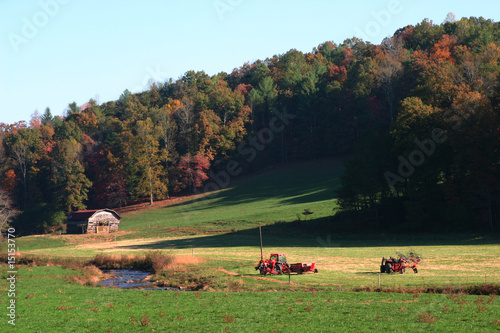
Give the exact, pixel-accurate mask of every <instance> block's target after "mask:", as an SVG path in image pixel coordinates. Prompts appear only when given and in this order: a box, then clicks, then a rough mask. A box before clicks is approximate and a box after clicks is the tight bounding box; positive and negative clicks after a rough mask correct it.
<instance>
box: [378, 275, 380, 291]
mask: <svg viewBox="0 0 500 333" xmlns="http://www.w3.org/2000/svg"><path fill="white" fill-rule="evenodd" d="M378 287H379V288H380V273H378Z"/></svg>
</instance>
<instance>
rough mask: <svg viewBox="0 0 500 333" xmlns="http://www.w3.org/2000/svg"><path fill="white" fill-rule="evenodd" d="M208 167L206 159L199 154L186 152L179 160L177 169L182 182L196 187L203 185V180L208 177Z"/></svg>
mask: <svg viewBox="0 0 500 333" xmlns="http://www.w3.org/2000/svg"><path fill="white" fill-rule="evenodd" d="M209 168H210V162H209V161H208V159H207V158H206V157H205V156H203V155H201V154H196V155H195V156H191V154H186V155H184V156H182V157H181V159H180V161H179V170H180V171H181V177H182V180H183V182H184V184H186V185H188V186H192V187H193V188H198V187H201V186H203V182H204V181H205V180H207V179H208V178H209V177H208V175H207V170H208V169H209Z"/></svg>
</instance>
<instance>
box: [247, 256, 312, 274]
mask: <svg viewBox="0 0 500 333" xmlns="http://www.w3.org/2000/svg"><path fill="white" fill-rule="evenodd" d="M255 269H256V270H258V271H260V274H262V275H280V274H290V273H297V274H302V273H318V270H317V269H316V263H314V262H307V263H296V264H289V263H288V262H287V261H286V255H285V254H283V253H275V254H271V255H270V256H269V259H261V260H260V261H259V263H258V264H257V266H255Z"/></svg>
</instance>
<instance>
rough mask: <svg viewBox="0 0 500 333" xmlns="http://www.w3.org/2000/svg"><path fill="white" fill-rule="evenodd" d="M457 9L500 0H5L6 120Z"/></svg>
mask: <svg viewBox="0 0 500 333" xmlns="http://www.w3.org/2000/svg"><path fill="white" fill-rule="evenodd" d="M449 12H453V13H454V14H455V16H456V18H457V19H460V18H461V17H470V16H477V17H479V16H483V17H484V18H487V19H492V20H494V21H495V22H496V21H500V2H498V1H491V0H489V1H484V0H476V1H474V2H473V1H470V0H467V1H464V0H454V1H448V0H445V1H435V0H434V1H428V0H421V1H408V0H386V1H373V0H370V1H362V0H350V1H338V0H310V1H296V0H273V1H264V0H252V1H250V0H185V1H180V0H179V1H177V0H175V1H174V0H145V1H141V2H139V1H136V0H120V1H118V0H106V1H102V0H100V1H97V0H85V1H84V0H37V1H32V0H22V1H20V0H0V101H1V103H0V123H1V122H4V123H9V124H11V123H14V122H17V121H21V120H26V121H29V119H30V117H31V115H32V114H33V113H34V112H35V111H36V110H38V112H39V113H43V112H44V111H45V109H46V108H47V107H49V108H50V110H51V112H52V114H53V115H63V114H64V110H65V109H66V108H67V106H68V104H69V103H72V102H76V103H77V104H78V105H82V104H84V103H86V102H88V101H89V99H91V98H93V99H95V100H97V102H98V103H104V102H107V101H113V100H117V99H118V98H119V97H120V95H121V94H122V92H123V91H124V90H125V89H128V90H130V91H131V92H139V91H143V90H145V89H147V87H148V83H149V82H152V81H154V82H164V81H165V80H168V79H169V78H172V79H174V80H176V79H178V78H179V77H181V76H182V75H183V74H184V73H186V72H187V71H189V70H195V71H205V73H207V74H209V75H215V74H217V73H220V72H226V73H231V71H232V70H233V69H234V68H237V67H239V66H241V65H243V64H244V63H245V62H253V61H255V60H258V59H265V58H268V57H272V56H273V55H275V54H283V53H285V52H287V51H288V50H290V49H297V50H299V51H302V52H310V51H312V49H313V48H314V47H316V46H318V45H319V44H321V43H324V42H325V41H333V42H335V43H337V44H339V43H342V42H343V41H344V40H345V39H347V38H352V37H354V36H356V37H358V38H361V39H363V40H365V41H369V42H371V43H373V44H379V43H380V42H381V41H382V40H383V39H384V38H385V37H389V36H391V35H392V34H393V33H394V32H395V31H396V30H397V29H399V28H401V27H404V26H406V25H409V24H412V25H415V24H417V23H419V22H421V21H422V20H423V19H425V18H428V19H430V20H432V21H433V22H434V23H437V24H440V23H442V22H443V21H444V19H445V18H446V15H447V14H448V13H449Z"/></svg>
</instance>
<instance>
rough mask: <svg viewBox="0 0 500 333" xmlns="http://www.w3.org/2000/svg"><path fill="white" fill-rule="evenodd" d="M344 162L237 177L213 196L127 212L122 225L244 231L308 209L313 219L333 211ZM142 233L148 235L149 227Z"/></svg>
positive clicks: (307, 165)
mask: <svg viewBox="0 0 500 333" xmlns="http://www.w3.org/2000/svg"><path fill="white" fill-rule="evenodd" d="M342 168H343V167H342V163H340V162H339V161H317V162H308V163H301V164H298V165H295V166H293V167H285V168H280V169H277V170H272V171H268V172H266V173H264V174H262V175H260V176H254V177H251V178H247V179H244V180H237V181H236V182H234V183H233V184H230V187H229V188H227V189H225V190H221V191H218V192H215V193H213V194H212V195H211V198H203V199H200V200H191V201H186V202H183V203H180V204H177V205H174V206H169V207H166V208H159V209H153V210H150V211H147V212H143V213H139V214H132V215H129V216H125V217H124V218H123V220H122V223H121V226H120V228H121V230H130V229H144V228H147V227H148V226H151V227H158V226H160V227H174V228H177V227H181V228H183V227H189V228H193V229H197V230H228V231H229V230H241V229H247V228H250V227H255V226H256V225H258V223H262V224H269V223H272V222H276V221H286V222H290V221H293V220H295V219H296V218H297V214H299V215H300V216H301V218H304V215H302V214H301V213H302V212H303V211H304V209H309V210H310V211H312V212H314V214H313V215H312V216H311V217H313V218H320V217H325V216H330V215H331V214H332V209H333V208H334V207H335V200H334V199H335V197H336V193H335V191H336V189H337V188H338V186H339V183H340V174H341V172H342ZM143 232H144V233H145V234H147V231H144V230H143Z"/></svg>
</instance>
